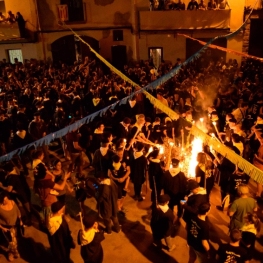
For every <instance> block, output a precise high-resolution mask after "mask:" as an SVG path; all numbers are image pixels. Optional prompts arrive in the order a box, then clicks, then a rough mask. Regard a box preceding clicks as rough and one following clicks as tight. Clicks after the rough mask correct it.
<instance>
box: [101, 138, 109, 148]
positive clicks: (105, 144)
mask: <svg viewBox="0 0 263 263" xmlns="http://www.w3.org/2000/svg"><path fill="white" fill-rule="evenodd" d="M100 146H101V147H102V148H108V147H109V141H108V139H105V138H103V139H102V140H101V142H100Z"/></svg>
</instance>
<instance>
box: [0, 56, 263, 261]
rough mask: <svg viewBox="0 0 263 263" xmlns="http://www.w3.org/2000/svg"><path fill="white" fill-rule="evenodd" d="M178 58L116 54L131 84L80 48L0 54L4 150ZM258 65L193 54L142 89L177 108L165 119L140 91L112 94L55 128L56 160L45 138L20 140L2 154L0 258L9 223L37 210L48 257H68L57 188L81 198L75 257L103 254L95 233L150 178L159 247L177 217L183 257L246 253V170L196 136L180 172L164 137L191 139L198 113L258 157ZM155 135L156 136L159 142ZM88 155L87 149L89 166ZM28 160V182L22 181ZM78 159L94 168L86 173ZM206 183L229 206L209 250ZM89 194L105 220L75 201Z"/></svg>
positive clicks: (224, 138) (262, 161) (100, 234)
mask: <svg viewBox="0 0 263 263" xmlns="http://www.w3.org/2000/svg"><path fill="white" fill-rule="evenodd" d="M181 64H182V62H181V60H180V59H177V61H176V63H175V64H174V65H173V64H171V63H164V62H162V63H161V64H160V66H159V67H158V68H157V69H155V67H154V65H153V64H152V62H151V61H141V62H138V63H136V64H135V65H130V66H128V65H125V66H124V68H123V73H124V74H125V75H126V76H127V77H128V78H130V79H131V80H132V81H134V82H135V83H138V85H140V86H136V87H133V86H131V85H130V84H129V83H128V82H127V81H124V80H123V79H121V78H120V77H119V76H118V75H116V74H115V73H114V72H112V71H110V70H109V69H108V68H106V67H105V66H104V65H102V64H101V63H100V61H96V60H91V59H89V58H88V57H86V58H85V60H84V61H83V62H75V63H74V65H72V66H69V65H65V64H63V63H58V64H57V65H48V64H45V63H43V62H41V61H36V60H30V61H26V62H25V63H24V64H23V63H20V62H18V61H17V60H15V63H14V64H10V63H8V62H6V61H5V60H3V61H1V63H0V72H1V77H0V92H1V94H0V144H1V147H0V151H1V155H5V154H8V152H10V151H12V150H14V149H18V148H20V147H23V146H25V145H27V144H29V143H31V142H33V141H35V140H38V139H41V138H43V137H44V136H45V135H47V134H49V133H53V132H56V131H58V130H60V129H62V128H64V127H67V125H70V124H73V123H74V122H76V121H77V120H79V119H81V118H82V117H85V116H87V115H89V114H92V113H94V112H97V111H99V110H101V109H103V108H105V107H107V106H109V105H111V104H113V103H115V102H117V101H118V100H121V99H122V98H124V97H126V96H128V95H130V94H131V93H132V92H133V91H138V90H140V89H141V88H140V87H144V86H146V85H148V84H149V83H151V82H153V81H154V80H156V79H157V78H160V77H161V76H163V75H165V74H167V73H168V72H169V71H170V70H172V69H173V68H175V67H177V66H180V65H181ZM262 72H263V64H262V63H259V62H256V61H251V60H246V61H243V62H242V63H241V65H240V66H239V65H238V63H237V61H236V60H231V59H230V60H229V61H228V62H226V61H225V60H224V59H223V58H222V57H221V58H219V59H216V60H213V59H211V58H206V57H205V56H204V57H201V58H200V59H198V60H196V61H194V62H192V63H189V64H188V65H186V66H182V67H181V69H180V70H179V72H178V74H176V75H175V76H174V77H172V78H170V79H169V80H168V81H167V82H166V83H164V84H162V85H161V86H159V87H158V88H157V89H149V90H148V92H149V93H150V94H152V95H154V96H155V97H156V98H157V100H158V101H160V102H162V103H163V104H164V105H166V106H168V107H169V108H171V109H172V110H174V111H175V112H177V113H178V114H179V115H180V118H179V119H178V120H171V119H170V118H169V117H168V116H167V115H166V114H165V113H163V112H162V111H160V109H158V108H155V107H154V105H152V104H151V103H150V102H149V100H148V99H147V98H146V97H145V95H144V94H143V93H138V94H136V95H134V96H132V97H130V99H129V100H128V101H127V103H126V104H125V103H124V104H118V105H117V106H116V107H115V108H114V109H109V110H107V111H106V112H105V113H104V114H100V115H99V116H97V117H96V118H95V119H93V120H92V122H90V123H87V124H83V125H82V126H81V127H79V128H76V129H73V130H71V132H69V133H68V134H67V135H66V136H64V137H62V138H60V139H59V140H57V143H58V144H59V145H60V147H61V148H62V149H63V154H64V157H65V160H66V162H65V163H64V164H63V163H62V162H61V160H59V159H55V160H54V158H52V157H50V150H49V147H51V146H49V145H43V146H41V147H38V148H37V149H35V148H27V149H26V150H25V151H24V152H22V153H21V154H20V155H17V156H14V157H13V158H12V160H10V161H8V162H5V163H2V164H1V171H0V182H1V183H0V230H1V233H0V234H1V237H2V236H3V237H4V239H1V240H5V241H6V243H7V244H6V245H8V253H7V258H8V260H9V261H13V260H15V259H16V258H18V257H19V247H18V243H19V242H18V241H19V240H18V241H17V237H18V234H17V233H18V230H21V231H20V232H23V229H24V227H25V226H31V224H32V220H33V219H37V220H38V221H39V227H41V228H42V229H43V231H46V233H47V235H48V240H49V243H50V248H51V251H52V253H53V256H54V260H55V262H70V250H71V249H73V248H75V243H74V241H73V238H72V236H71V233H70V229H69V226H68V222H67V220H66V216H65V215H64V214H65V206H67V203H66V195H68V194H74V196H75V198H76V199H77V201H78V202H79V204H80V210H81V213H80V219H81V224H82V228H81V229H80V231H79V233H78V237H77V241H78V243H79V244H80V245H81V252H80V253H81V256H82V258H83V261H84V262H86V263H100V262H102V261H103V249H102V246H101V242H102V241H103V239H104V238H105V237H104V234H107V235H110V234H111V233H112V231H115V232H117V233H118V232H120V231H121V226H120V224H119V220H118V218H119V216H120V215H122V216H124V215H125V211H126V209H125V197H126V196H127V195H128V194H130V193H131V192H133V193H134V195H133V198H134V201H136V202H143V201H144V199H145V197H144V196H143V195H142V185H143V184H144V182H145V181H146V180H149V186H150V189H151V191H152V192H151V201H152V205H151V207H150V209H151V210H152V217H151V223H150V225H151V229H152V235H153V243H154V245H155V246H156V249H162V239H164V241H165V243H166V245H167V249H168V251H169V252H171V251H173V250H175V249H176V246H175V245H174V244H173V238H172V236H173V234H174V233H173V232H176V229H178V227H179V226H180V224H182V222H185V223H186V230H187V243H188V245H189V255H190V257H189V262H194V261H195V260H196V258H197V260H198V262H211V261H213V262H214V261H215V259H214V256H216V258H217V260H218V262H220V263H223V262H240V263H241V262H246V263H247V262H249V261H250V260H251V259H252V257H253V253H254V247H255V241H256V236H257V233H258V232H259V230H260V221H259V218H258V216H257V202H256V200H255V199H254V198H252V197H251V195H250V193H249V188H248V180H249V175H247V174H245V173H244V172H243V171H242V170H240V169H238V168H237V167H236V164H233V163H231V162H230V161H229V160H228V159H227V158H225V157H224V156H221V155H220V154H218V153H217V152H216V151H215V150H213V149H210V148H209V147H207V146H206V145H204V147H203V151H201V152H199V153H198V155H197V162H198V164H197V166H196V168H195V177H193V178H190V179H189V178H188V175H187V174H185V173H184V172H183V171H182V169H181V165H180V164H181V162H182V161H183V160H182V159H181V158H180V155H176V154H173V153H172V152H173V151H172V149H171V148H173V147H176V148H178V149H181V147H182V145H181V143H182V142H183V143H184V147H185V148H186V149H187V148H188V149H191V141H192V140H193V136H192V135H191V127H192V125H195V124H197V123H198V122H200V119H201V118H202V125H203V130H204V131H205V132H207V133H208V134H209V135H211V136H214V137H216V138H217V140H219V141H221V142H222V143H224V144H225V145H227V146H228V147H229V149H231V150H233V151H235V152H236V153H237V154H239V155H240V156H242V157H243V158H245V159H247V160H248V161H250V162H252V163H253V164H254V165H255V166H256V167H258V168H259V169H263V137H262V132H261V129H262V128H263V89H262V81H263V74H262ZM160 145H164V146H165V153H164V152H163V151H161V150H163V149H161V148H162V147H160ZM84 157H87V158H84ZM85 159H88V160H89V165H88V168H87V167H86V166H85V163H84V160H85ZM67 164H68V165H67ZM30 169H32V170H33V174H34V186H33V189H30V187H29V185H28V183H27V177H28V176H29V173H30ZM86 169H89V171H90V173H92V174H93V175H92V176H90V175H88V176H86V175H85V173H84V172H83V171H84V170H86ZM73 175H74V176H73ZM147 175H148V179H147ZM215 183H217V184H218V185H219V186H220V189H221V198H222V206H220V207H218V209H219V210H220V211H223V210H224V209H227V210H228V215H229V217H230V224H229V231H230V232H229V233H230V240H229V242H228V243H227V244H220V245H219V249H218V251H217V255H213V254H212V253H211V249H210V246H211V245H210V243H209V232H210V229H209V222H208V221H207V214H208V213H209V211H210V207H211V205H210V195H211V194H213V193H211V191H212V189H213V186H214V184H215ZM132 188H133V189H132ZM32 194H34V195H35V194H36V195H37V196H38V197H39V199H40V202H41V208H42V209H41V212H40V213H39V212H38V211H35V209H34V207H33V206H32V204H31V195H32ZM261 194H262V185H261V184H258V187H257V193H256V195H257V197H258V198H261ZM91 196H93V197H95V198H96V200H97V208H98V214H99V216H100V217H101V218H102V219H103V222H104V227H102V226H101V225H99V224H98V221H97V218H96V217H92V216H88V217H87V216H85V208H84V201H85V199H86V198H87V197H91ZM226 200H228V202H227V201H226ZM227 203H230V204H229V205H228V204H227ZM20 209H22V211H23V213H21V211H20ZM22 215H23V216H22ZM108 238H110V237H108Z"/></svg>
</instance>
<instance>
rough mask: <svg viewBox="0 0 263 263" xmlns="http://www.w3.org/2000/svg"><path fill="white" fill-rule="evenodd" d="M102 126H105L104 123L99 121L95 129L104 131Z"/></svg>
mask: <svg viewBox="0 0 263 263" xmlns="http://www.w3.org/2000/svg"><path fill="white" fill-rule="evenodd" d="M104 128H105V126H104V124H103V123H102V122H99V123H98V124H97V130H99V131H101V132H103V131H104Z"/></svg>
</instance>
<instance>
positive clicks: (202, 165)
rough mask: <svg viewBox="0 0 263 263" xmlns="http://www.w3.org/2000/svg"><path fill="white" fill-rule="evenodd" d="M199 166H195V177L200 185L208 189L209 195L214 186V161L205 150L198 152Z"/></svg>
mask: <svg viewBox="0 0 263 263" xmlns="http://www.w3.org/2000/svg"><path fill="white" fill-rule="evenodd" d="M197 162H198V164H197V166H196V168H195V177H196V181H197V182H198V183H199V185H200V186H201V187H203V188H205V189H206V193H207V196H208V197H209V195H210V192H211V190H212V188H213V186H214V176H213V172H212V168H213V167H212V161H211V160H210V158H209V156H208V155H206V154H205V153H203V152H199V153H198V154H197Z"/></svg>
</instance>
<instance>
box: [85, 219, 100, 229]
mask: <svg viewBox="0 0 263 263" xmlns="http://www.w3.org/2000/svg"><path fill="white" fill-rule="evenodd" d="M83 225H84V229H85V231H88V230H89V229H92V228H97V227H98V222H97V221H96V217H95V216H85V217H84V219H83Z"/></svg>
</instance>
